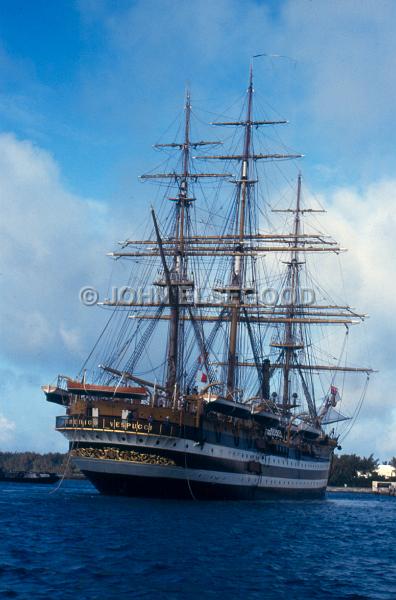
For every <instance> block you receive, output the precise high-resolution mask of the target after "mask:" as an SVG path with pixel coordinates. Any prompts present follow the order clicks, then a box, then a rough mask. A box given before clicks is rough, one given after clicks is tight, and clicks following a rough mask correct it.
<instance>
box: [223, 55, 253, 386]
mask: <svg viewBox="0 0 396 600" xmlns="http://www.w3.org/2000/svg"><path fill="white" fill-rule="evenodd" d="M252 102H253V68H252V65H250V75H249V87H248V98H247V111H246V120H245V122H244V125H245V133H244V143H243V158H242V164H241V171H240V172H241V176H240V181H239V182H238V202H237V210H238V215H237V225H238V220H239V248H238V250H239V251H240V252H241V254H239V255H238V256H235V257H234V259H233V271H232V276H231V290H230V291H231V297H232V299H233V300H234V303H235V306H234V307H233V308H232V309H231V323H230V337H229V345H228V371H227V396H230V397H232V396H233V395H234V389H235V373H236V366H237V365H236V363H237V344H238V328H239V317H240V310H241V309H240V305H241V301H242V293H243V282H244V267H245V265H244V257H243V254H242V253H243V249H244V241H245V212H246V203H247V196H248V185H249V159H250V155H251V152H250V147H251V132H252Z"/></svg>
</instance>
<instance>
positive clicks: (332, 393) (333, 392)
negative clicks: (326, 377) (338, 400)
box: [330, 385, 338, 396]
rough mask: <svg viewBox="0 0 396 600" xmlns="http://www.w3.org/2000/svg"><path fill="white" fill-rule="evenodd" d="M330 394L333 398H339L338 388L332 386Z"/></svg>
mask: <svg viewBox="0 0 396 600" xmlns="http://www.w3.org/2000/svg"><path fill="white" fill-rule="evenodd" d="M330 394H331V395H332V396H337V394H338V388H337V387H336V386H335V385H332V386H330Z"/></svg>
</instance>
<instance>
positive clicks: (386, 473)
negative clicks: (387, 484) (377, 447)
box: [374, 465, 396, 479]
mask: <svg viewBox="0 0 396 600" xmlns="http://www.w3.org/2000/svg"><path fill="white" fill-rule="evenodd" d="M374 473H376V474H377V475H379V477H386V478H387V479H391V478H393V477H395V478H396V467H393V466H392V465H378V467H377V468H376V469H375V470H374Z"/></svg>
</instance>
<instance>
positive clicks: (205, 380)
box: [201, 373, 208, 383]
mask: <svg viewBox="0 0 396 600" xmlns="http://www.w3.org/2000/svg"><path fill="white" fill-rule="evenodd" d="M201 381H202V383H206V382H207V381H208V376H207V375H206V373H202V376H201Z"/></svg>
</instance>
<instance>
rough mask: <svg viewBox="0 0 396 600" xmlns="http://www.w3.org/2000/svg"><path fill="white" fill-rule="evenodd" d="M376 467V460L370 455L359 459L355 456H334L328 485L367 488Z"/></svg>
mask: <svg viewBox="0 0 396 600" xmlns="http://www.w3.org/2000/svg"><path fill="white" fill-rule="evenodd" d="M377 467H378V460H377V459H376V458H374V456H373V455H372V454H370V456H368V457H360V456H357V455H356V454H342V455H341V456H334V458H333V463H332V467H331V472H330V478H329V484H330V485H342V486H343V485H350V486H357V487H369V486H371V481H372V479H373V476H372V473H373V472H374V470H375V469H376V468H377Z"/></svg>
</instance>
